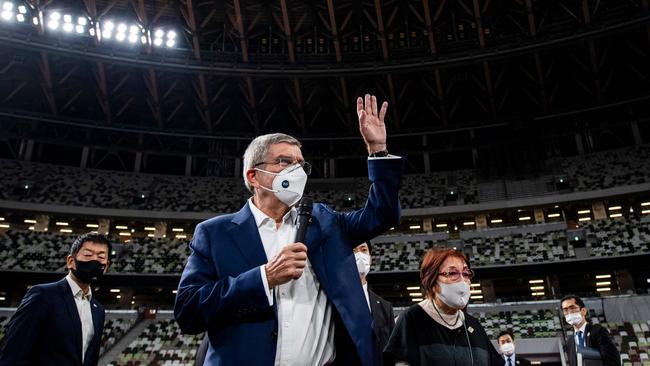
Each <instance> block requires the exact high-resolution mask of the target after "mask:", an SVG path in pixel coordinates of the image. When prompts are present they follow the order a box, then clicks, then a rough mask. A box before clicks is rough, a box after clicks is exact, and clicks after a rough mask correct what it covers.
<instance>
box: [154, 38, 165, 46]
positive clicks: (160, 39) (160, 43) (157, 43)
mask: <svg viewBox="0 0 650 366" xmlns="http://www.w3.org/2000/svg"><path fill="white" fill-rule="evenodd" d="M162 43H163V40H162V38H156V39H154V40H153V44H154V46H160V45H162Z"/></svg>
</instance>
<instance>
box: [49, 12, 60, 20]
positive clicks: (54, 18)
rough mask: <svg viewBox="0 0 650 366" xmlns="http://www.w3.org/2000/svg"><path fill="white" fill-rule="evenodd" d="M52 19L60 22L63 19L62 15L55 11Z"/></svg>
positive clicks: (51, 16)
mask: <svg viewBox="0 0 650 366" xmlns="http://www.w3.org/2000/svg"><path fill="white" fill-rule="evenodd" d="M50 19H52V20H60V19H61V13H59V12H58V11H54V12H52V13H51V14H50Z"/></svg>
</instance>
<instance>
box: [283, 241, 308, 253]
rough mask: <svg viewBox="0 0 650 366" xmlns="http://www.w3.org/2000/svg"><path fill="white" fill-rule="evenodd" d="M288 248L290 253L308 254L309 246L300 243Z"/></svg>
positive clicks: (290, 245)
mask: <svg viewBox="0 0 650 366" xmlns="http://www.w3.org/2000/svg"><path fill="white" fill-rule="evenodd" d="M286 248H287V249H289V251H291V252H294V253H296V252H305V253H306V252H307V246H306V245H305V244H303V243H300V242H298V243H293V244H289V245H287V246H286Z"/></svg>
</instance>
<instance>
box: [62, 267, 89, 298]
mask: <svg viewBox="0 0 650 366" xmlns="http://www.w3.org/2000/svg"><path fill="white" fill-rule="evenodd" d="M65 279H66V281H68V285H70V289H71V290H72V296H74V297H78V298H80V299H83V298H84V291H83V290H82V289H81V287H79V285H78V284H77V283H76V282H74V280H73V279H72V274H71V273H68V275H67V276H65ZM92 296H93V289H92V288H90V287H88V294H87V295H86V296H85V297H86V298H87V299H88V301H90V299H91V298H92Z"/></svg>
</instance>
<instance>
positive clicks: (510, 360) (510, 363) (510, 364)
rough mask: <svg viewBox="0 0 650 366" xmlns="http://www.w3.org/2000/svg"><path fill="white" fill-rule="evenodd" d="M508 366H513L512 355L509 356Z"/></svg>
mask: <svg viewBox="0 0 650 366" xmlns="http://www.w3.org/2000/svg"><path fill="white" fill-rule="evenodd" d="M508 366H512V359H510V357H508Z"/></svg>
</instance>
